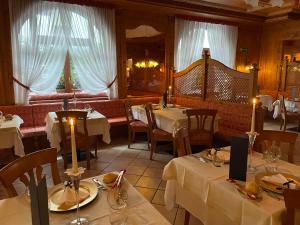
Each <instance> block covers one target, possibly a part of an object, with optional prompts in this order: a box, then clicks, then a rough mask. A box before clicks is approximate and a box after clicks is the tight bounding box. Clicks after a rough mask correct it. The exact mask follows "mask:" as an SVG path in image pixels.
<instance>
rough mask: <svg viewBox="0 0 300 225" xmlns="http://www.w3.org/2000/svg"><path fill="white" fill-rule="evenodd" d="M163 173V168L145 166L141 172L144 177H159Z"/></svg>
mask: <svg viewBox="0 0 300 225" xmlns="http://www.w3.org/2000/svg"><path fill="white" fill-rule="evenodd" d="M162 173H163V169H160V168H150V167H149V168H147V169H146V170H145V172H144V174H143V176H145V177H155V178H161V177H162Z"/></svg>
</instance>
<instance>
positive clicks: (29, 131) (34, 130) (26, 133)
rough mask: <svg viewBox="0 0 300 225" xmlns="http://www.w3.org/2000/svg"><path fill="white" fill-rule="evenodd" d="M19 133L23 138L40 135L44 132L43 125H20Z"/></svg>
mask: <svg viewBox="0 0 300 225" xmlns="http://www.w3.org/2000/svg"><path fill="white" fill-rule="evenodd" d="M21 133H22V135H23V137H24V138H29V137H35V136H42V135H45V134H46V131H45V126H37V127H21Z"/></svg>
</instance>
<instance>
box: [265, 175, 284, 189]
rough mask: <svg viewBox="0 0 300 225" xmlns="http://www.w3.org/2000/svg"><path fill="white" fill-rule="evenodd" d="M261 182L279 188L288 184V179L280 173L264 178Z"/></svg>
mask: <svg viewBox="0 0 300 225" xmlns="http://www.w3.org/2000/svg"><path fill="white" fill-rule="evenodd" d="M261 180H262V181H264V182H267V183H270V184H275V185H278V186H282V185H283V184H284V183H286V182H288V179H286V177H285V176H283V175H282V174H280V173H279V174H275V175H271V176H264V177H262V178H261Z"/></svg>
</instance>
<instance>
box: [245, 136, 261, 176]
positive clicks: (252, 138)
mask: <svg viewBox="0 0 300 225" xmlns="http://www.w3.org/2000/svg"><path fill="white" fill-rule="evenodd" d="M246 134H247V135H248V138H249V145H248V172H249V173H255V172H256V170H257V169H256V166H254V165H253V162H252V160H253V151H254V150H253V145H254V142H255V139H256V136H257V135H259V133H257V132H255V131H250V132H246Z"/></svg>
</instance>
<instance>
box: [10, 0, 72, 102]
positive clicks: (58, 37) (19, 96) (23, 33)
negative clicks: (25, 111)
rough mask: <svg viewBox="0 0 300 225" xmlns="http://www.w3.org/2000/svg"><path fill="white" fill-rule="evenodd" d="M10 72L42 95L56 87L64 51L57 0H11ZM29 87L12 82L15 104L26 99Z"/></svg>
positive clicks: (26, 100)
mask: <svg viewBox="0 0 300 225" xmlns="http://www.w3.org/2000/svg"><path fill="white" fill-rule="evenodd" d="M9 3H10V19H11V34H12V35H11V42H12V58H13V74H14V77H15V79H16V80H18V81H19V82H21V83H22V84H24V85H25V86H27V87H29V88H30V91H32V92H33V93H36V94H39V95H43V94H48V93H50V92H52V91H54V90H55V88H56V85H57V83H58V81H59V78H60V73H61V71H62V70H63V67H64V62H65V56H66V52H67V47H66V42H65V38H64V34H63V31H62V26H61V21H60V16H59V10H58V9H59V7H58V4H57V3H53V2H46V1H32V0H22V1H19V0H11V1H9ZM30 91H29V90H27V89H25V88H24V87H22V86H21V85H19V84H17V83H16V82H15V83H14V92H15V102H16V104H24V103H28V95H29V93H30Z"/></svg>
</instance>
